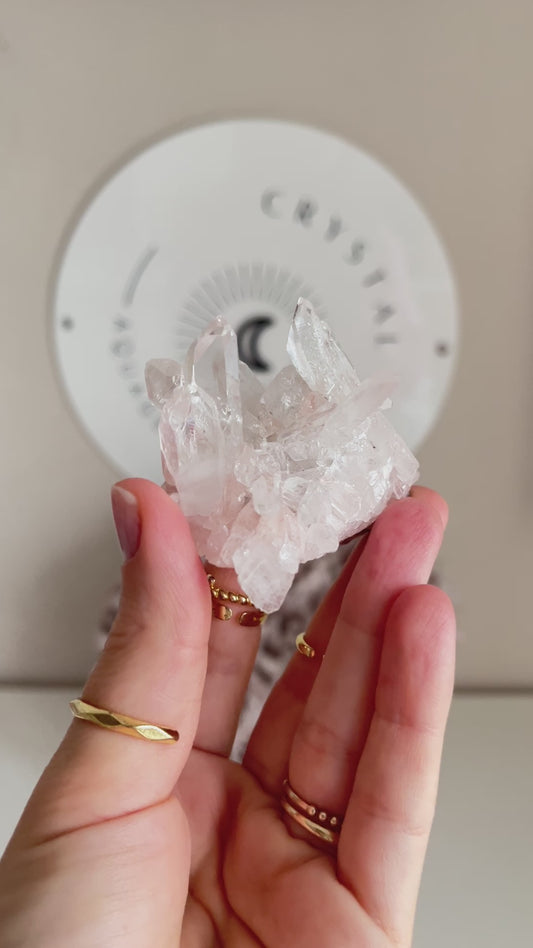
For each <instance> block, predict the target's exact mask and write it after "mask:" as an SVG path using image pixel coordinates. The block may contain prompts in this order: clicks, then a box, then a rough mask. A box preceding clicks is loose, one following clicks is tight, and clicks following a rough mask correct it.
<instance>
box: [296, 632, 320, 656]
mask: <svg viewBox="0 0 533 948" xmlns="http://www.w3.org/2000/svg"><path fill="white" fill-rule="evenodd" d="M295 644H296V649H297V651H298V652H299V653H300V655H305V657H306V658H314V657H315V655H316V650H315V649H314V648H313V646H312V645H309V642H306V640H305V632H300V633H299V634H298V635H297V636H296V643H295Z"/></svg>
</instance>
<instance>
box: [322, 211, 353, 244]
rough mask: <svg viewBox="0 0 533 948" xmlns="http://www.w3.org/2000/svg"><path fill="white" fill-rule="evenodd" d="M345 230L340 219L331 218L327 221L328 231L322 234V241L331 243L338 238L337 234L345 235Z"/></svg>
mask: <svg viewBox="0 0 533 948" xmlns="http://www.w3.org/2000/svg"><path fill="white" fill-rule="evenodd" d="M347 230H348V228H347V227H344V226H343V221H342V217H335V216H331V217H330V219H329V224H328V229H327V230H326V232H325V234H324V240H327V241H328V242H329V243H332V242H333V241H334V240H335V239H336V238H337V237H338V236H339V234H345V233H346V231H347Z"/></svg>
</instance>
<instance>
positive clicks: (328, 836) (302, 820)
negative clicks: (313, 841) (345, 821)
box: [281, 800, 339, 846]
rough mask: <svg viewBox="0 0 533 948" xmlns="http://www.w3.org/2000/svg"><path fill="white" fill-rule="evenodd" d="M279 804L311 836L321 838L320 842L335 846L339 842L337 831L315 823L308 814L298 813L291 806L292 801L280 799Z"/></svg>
mask: <svg viewBox="0 0 533 948" xmlns="http://www.w3.org/2000/svg"><path fill="white" fill-rule="evenodd" d="M281 805H282V807H283V809H284V810H285V812H286V813H288V814H289V816H290V817H291V819H293V820H294V821H295V823H298V824H299V825H300V826H303V828H304V829H305V830H307V832H308V833H311V835H312V836H316V837H317V838H318V839H321V840H322V842H325V843H329V844H330V845H331V846H337V844H338V842H339V833H338V832H334V831H333V830H330V829H328V828H327V826H322V825H321V824H320V823H315V822H314V820H310V819H309V817H308V816H304V814H303V813H300V811H299V810H297V809H296V808H295V807H293V805H292V803H289V801H288V800H282V801H281Z"/></svg>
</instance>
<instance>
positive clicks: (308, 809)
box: [280, 780, 342, 846]
mask: <svg viewBox="0 0 533 948" xmlns="http://www.w3.org/2000/svg"><path fill="white" fill-rule="evenodd" d="M280 802H281V806H282V808H283V810H284V811H285V813H287V814H288V815H289V816H290V817H291V819H292V820H294V822H295V823H298V825H299V826H302V827H303V828H304V829H305V830H307V832H308V833H310V834H311V835H312V836H316V837H317V839H320V840H322V841H323V842H326V843H329V844H330V845H332V846H337V844H338V842H339V834H340V830H341V827H342V816H338V815H336V814H332V813H328V812H327V811H326V810H323V809H321V807H319V806H317V805H315V804H314V803H308V802H307V800H304V799H303V798H302V797H301V796H299V795H298V794H297V793H296V791H295V790H294V789H293V787H291V785H290V783H289V781H288V780H284V782H283V796H282V798H281V801H280Z"/></svg>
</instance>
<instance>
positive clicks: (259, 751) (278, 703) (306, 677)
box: [244, 487, 447, 808]
mask: <svg viewBox="0 0 533 948" xmlns="http://www.w3.org/2000/svg"><path fill="white" fill-rule="evenodd" d="M421 508H422V509H421ZM446 520H447V506H446V503H445V501H444V500H443V499H442V498H441V497H439V495H438V494H436V493H435V492H434V491H431V490H428V489H427V488H423V487H416V488H413V492H412V498H409V499H408V500H406V501H401V502H399V503H394V504H392V505H391V506H390V507H389V508H388V509H387V510H386V511H385V512H384V513H383V514H382V515H381V517H380V518H379V519H378V520H377V521H376V523H375V524H374V526H373V528H372V531H371V533H370V535H369V536H368V537H365V539H364V540H363V541H362V542H361V543H360V544H359V546H358V547H357V548H356V550H355V551H354V553H353V554H352V556H351V557H350V559H349V560H348V562H347V564H346V566H345V568H344V570H343V572H342V574H341V576H340V577H339V580H338V581H337V583H336V584H335V585H334V586H333V587H332V589H331V590H330V592H329V594H328V595H327V596H326V598H325V600H324V602H323V604H322V606H321V607H320V609H319V610H318V612H317V614H316V616H315V618H314V619H313V621H312V622H311V625H310V627H309V630H308V632H307V633H306V640H307V641H308V642H309V643H310V644H311V645H312V646H313V647H314V648H315V649H316V657H315V658H312V659H307V658H305V657H303V656H302V655H300V654H298V653H296V654H295V656H294V658H293V659H292V661H291V662H290V664H289V665H288V667H287V669H286V671H285V673H284V674H283V676H282V677H281V679H280V681H279V682H278V684H277V685H276V687H275V688H274V689H273V691H272V693H271V695H270V697H269V699H268V701H267V703H266V705H265V708H264V709H263V712H262V714H261V717H260V718H259V721H258V723H257V726H256V728H255V730H254V733H253V735H252V737H251V740H250V743H249V746H248V750H247V753H246V756H245V758H244V762H245V765H246V766H247V767H248V768H249V769H250V770H251V771H252V773H254V775H255V776H256V777H257V778H258V779H259V780H260V781H261V782H262V784H263V786H264V787H265V788H266V789H268V790H269V791H270V792H273V793H277V792H279V789H280V787H281V783H282V781H283V778H284V777H285V776H286V775H287V768H288V762H289V756H290V751H291V747H292V743H293V739H294V736H295V734H296V732H297V729H298V726H299V724H300V720H301V718H302V714H303V710H304V707H305V705H306V702H307V699H308V696H309V695H310V693H311V691H312V689H313V686H314V683H315V680H316V678H317V676H318V675H319V673H320V675H323V672H322V671H321V669H322V667H323V666H325V665H326V662H327V663H328V665H329V668H330V671H329V673H328V677H327V679H326V685H325V687H323V688H321V695H322V696H323V694H324V691H326V692H328V693H329V692H330V691H331V693H332V694H335V693H336V691H337V681H336V675H337V671H336V670H333V671H332V669H333V668H335V669H337V667H338V668H340V669H341V670H342V672H343V675H344V677H347V676H349V679H350V680H349V684H348V685H347V688H348V690H349V698H348V699H347V700H348V706H347V713H348V715H349V714H350V708H351V709H352V710H351V717H350V719H349V721H348V718H347V716H346V714H344V715H342V717H343V718H344V719H345V720H344V724H345V726H346V728H347V729H348V730H349V731H351V730H352V729H353V728H354V727H355V728H359V730H360V734H364V733H365V732H366V729H367V728H368V721H369V714H370V710H371V705H370V699H369V695H370V694H371V691H372V687H373V685H375V676H376V669H377V663H378V660H379V650H380V647H381V636H382V632H383V618H384V616H385V614H386V610H387V609H388V608H390V604H391V602H392V599H393V598H394V596H395V595H397V594H398V592H399V591H401V590H402V589H404V588H405V586H407V585H409V584H411V583H413V582H414V583H419V582H424V581H426V580H427V578H428V576H429V572H430V569H431V566H432V564H433V560H434V558H435V556H436V553H437V550H438V546H439V544H440V540H441V536H442V530H443V525H445V523H446ZM415 521H418V528H415ZM426 523H428V524H429V531H430V535H431V540H430V542H429V547H428V549H427V550H426V551H425V558H424V560H423V562H422V563H421V564H420V563H419V562H418V559H419V557H420V555H422V556H423V557H424V550H425V545H424V544H425V541H424V543H423V544H422V546H420V541H421V536H420V535H419V534H420V529H421V530H422V533H423V532H424V529H425V525H426ZM345 598H346V602H345V603H344V606H343V602H344V600H345ZM341 607H342V609H343V611H342V616H343V619H342V622H341V626H340V631H339V632H337V645H336V656H333V655H331V656H330V658H329V659H327V660H326V659H325V660H324V661H322V660H321V656H322V655H324V653H325V652H326V648H328V642H329V641H330V638H331V636H332V632H333V629H334V627H335V625H336V623H337V620H338V617H339V615H340V613H341ZM359 611H360V612H361V616H362V617H363V616H364V626H363V629H364V630H366V632H367V634H366V636H365V632H364V631H361V633H360V634H359V635H358V634H357V631H356V630H357V628H358V627H359V621H358V618H357V613H359ZM350 623H352V624H354V630H353V632H352V633H351V634H350V635H348V636H345V634H344V633H343V631H342V628H343V626H346V625H347V624H348V625H349V624H350ZM354 640H355V641H354ZM350 641H351V646H350V645H349V644H348V643H349V642H350ZM345 647H349V649H350V651H349V652H348V653H345V652H344V648H345ZM363 649H366V651H367V655H366V659H365V660H364V661H362V655H361V654H360V653H361V651H362V650H363ZM329 650H330V649H329V648H328V653H329ZM339 652H340V654H339ZM372 670H373V671H372ZM321 702H322V697H320V696H319V704H320V703H321ZM316 705H317V702H316V701H315V702H314V707H315V709H316ZM316 713H317V712H316V710H315V711H313V714H314V716H315V718H316ZM320 714H321V712H320V707H319V710H318V715H319V716H320ZM337 723H339V722H338V720H336V722H335V725H336V724H337ZM309 727H310V729H311V730H313V727H314V725H313V724H311V725H309ZM306 728H307V725H304V733H305V729H306ZM324 733H325V732H324ZM273 735H274V737H273ZM308 736H309V737H310V739H311V742H312V743H313V737H312V735H311V733H310V731H309V730H308ZM354 736H355V735H354ZM351 737H352V735H351V734H347V735H345V736H344V741H348V742H350V740H351ZM306 740H307V739H306V738H305V737H303V740H302V741H300V745H301V746H302V744H304V745H305V743H306ZM360 740H361V738H359V742H360ZM352 744H353V741H352ZM337 749H338V752H339V755H340V756H342V755H343V754H344V751H343V750H342V749H341V747H340V746H338V748H337ZM304 753H305V752H304ZM355 754H356V750H355V748H354V749H353V757H354V759H355ZM311 757H312V758H315V759H314V760H313V761H312V763H311V765H309V762H307V763H304V764H303V767H300V769H299V771H298V767H299V765H298V764H297V765H296V773H295V774H293V771H292V762H291V779H294V780H295V781H296V780H298V779H299V773H301V772H302V771H303V772H304V774H305V773H306V771H307V773H308V767H309V766H311V767H313V768H314V767H315V766H316V755H314V754H311ZM304 759H305V757H304V758H302V760H304ZM321 763H323V761H322V762H321ZM353 766H354V761H352V763H351V765H350V768H349V769H350V773H351V776H348V775H346V776H345V777H344V779H343V781H342V783H343V786H342V789H341V792H340V793H339V792H337V793H336V800H335V799H333V800H332V801H331V804H332V807H335V805H337V807H338V806H340V805H341V802H342V800H345V802H346V800H347V795H348V793H349V790H350V788H351V782H352V781H353ZM321 776H323V775H321V774H317V779H316V782H315V785H314V787H311V788H310V790H314V792H315V793H318V794H319V797H320V794H321V793H326V794H327V795H329V794H330V791H329V789H328V787H329V786H331V785H332V784H333V785H335V780H332V779H331V776H330V778H328V787H326V786H324V783H323V781H322V780H321ZM336 779H338V775H337V778H336ZM296 789H298V788H296ZM300 792H302V795H303V787H300ZM319 797H318V798H317V799H319ZM339 797H340V798H341V799H340V800H339ZM320 802H321V804H322V805H323V806H324V807H326V805H327V800H320ZM330 808H331V807H330Z"/></svg>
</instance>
